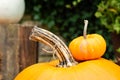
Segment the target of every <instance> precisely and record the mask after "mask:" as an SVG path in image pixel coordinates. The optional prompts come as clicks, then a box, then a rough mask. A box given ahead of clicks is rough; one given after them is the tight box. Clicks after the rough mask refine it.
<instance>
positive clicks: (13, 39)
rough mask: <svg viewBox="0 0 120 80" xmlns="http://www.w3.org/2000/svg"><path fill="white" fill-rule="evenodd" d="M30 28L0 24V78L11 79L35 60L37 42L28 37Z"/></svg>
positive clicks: (3, 79)
mask: <svg viewBox="0 0 120 80" xmlns="http://www.w3.org/2000/svg"><path fill="white" fill-rule="evenodd" d="M31 28H32V27H28V26H21V25H18V24H11V25H0V55H1V56H2V62H1V63H2V64H1V67H2V68H1V71H0V78H2V79H0V80H13V79H14V77H15V76H16V75H17V73H18V72H19V71H21V70H22V69H24V68H25V67H27V66H29V65H32V64H34V63H36V62H37V43H36V42H33V41H29V39H28V37H29V35H30V32H31Z"/></svg>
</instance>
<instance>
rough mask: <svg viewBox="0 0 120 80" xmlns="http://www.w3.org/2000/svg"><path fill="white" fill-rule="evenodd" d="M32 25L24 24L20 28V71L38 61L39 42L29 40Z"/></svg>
mask: <svg viewBox="0 0 120 80" xmlns="http://www.w3.org/2000/svg"><path fill="white" fill-rule="evenodd" d="M31 29H32V27H28V26H24V27H20V29H19V39H20V40H19V43H20V45H19V46H20V48H19V52H20V54H19V56H20V71H21V70H23V69H24V68H26V67H28V66H30V65H31V64H34V63H36V62H37V61H38V58H37V56H38V54H37V51H38V50H37V44H36V42H33V41H31V40H29V36H30V33H31Z"/></svg>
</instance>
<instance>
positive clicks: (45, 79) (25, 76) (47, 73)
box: [14, 58, 120, 80]
mask: <svg viewBox="0 0 120 80" xmlns="http://www.w3.org/2000/svg"><path fill="white" fill-rule="evenodd" d="M57 64H58V62H57V61H54V62H49V63H38V64H34V65H32V66H30V67H28V68H26V69H24V70H23V71H22V72H20V73H19V74H18V75H17V76H16V78H15V79H14V80H120V67H119V66H118V65H116V64H114V63H113V62H112V61H109V60H106V59H103V58H100V59H97V60H89V61H84V62H81V63H79V64H78V65H75V66H71V67H66V68H62V67H56V65H57Z"/></svg>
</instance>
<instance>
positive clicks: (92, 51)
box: [69, 21, 106, 60]
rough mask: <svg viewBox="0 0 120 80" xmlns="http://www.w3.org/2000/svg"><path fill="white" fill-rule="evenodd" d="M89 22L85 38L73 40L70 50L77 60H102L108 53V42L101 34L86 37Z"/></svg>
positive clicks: (84, 33) (86, 22)
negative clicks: (106, 52)
mask: <svg viewBox="0 0 120 80" xmlns="http://www.w3.org/2000/svg"><path fill="white" fill-rule="evenodd" d="M87 24H88V21H85V27H84V32H83V35H84V36H80V37H77V38H75V39H73V40H72V41H71V42H70V44H69V49H70V51H71V53H72V55H73V57H74V58H75V59H76V60H90V59H97V58H100V57H101V56H102V55H103V54H104V53H105V51H106V42H105V40H104V38H103V37H102V36H101V35H99V34H88V35H86V30H87V28H86V27H87Z"/></svg>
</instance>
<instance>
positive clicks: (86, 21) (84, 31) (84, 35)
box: [83, 20, 88, 39]
mask: <svg viewBox="0 0 120 80" xmlns="http://www.w3.org/2000/svg"><path fill="white" fill-rule="evenodd" d="M84 24H85V25H84V30H83V37H84V39H86V38H87V37H86V35H87V26H88V20H84Z"/></svg>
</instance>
